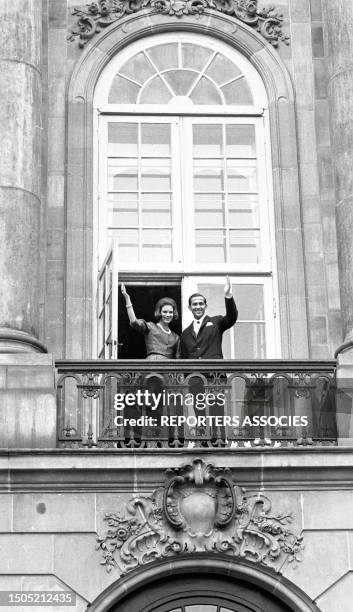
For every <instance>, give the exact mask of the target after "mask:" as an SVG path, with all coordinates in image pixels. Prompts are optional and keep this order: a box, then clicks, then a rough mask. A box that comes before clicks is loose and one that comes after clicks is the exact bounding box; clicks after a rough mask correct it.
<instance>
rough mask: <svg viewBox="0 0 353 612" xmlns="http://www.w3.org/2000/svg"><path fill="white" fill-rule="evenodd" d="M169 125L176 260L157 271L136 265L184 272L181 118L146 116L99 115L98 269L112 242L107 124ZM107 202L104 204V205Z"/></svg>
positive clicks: (152, 264) (174, 256)
mask: <svg viewBox="0 0 353 612" xmlns="http://www.w3.org/2000/svg"><path fill="white" fill-rule="evenodd" d="M112 122H114V123H166V124H168V125H170V126H171V156H170V157H171V176H172V185H171V187H172V189H171V190H172V194H173V198H172V225H173V243H172V247H173V260H174V261H172V262H171V263H167V264H163V267H161V268H160V270H158V264H157V267H156V266H155V264H154V263H144V262H143V261H141V262H140V263H138V264H134V265H135V269H136V270H141V271H148V270H151V269H152V268H153V271H159V272H174V271H180V270H181V263H182V243H183V241H182V234H181V225H182V219H181V190H180V185H181V177H180V165H179V159H180V151H179V123H180V122H179V118H178V117H158V116H154V117H151V116H149V117H147V116H144V115H136V116H124V117H120V116H113V117H112V116H109V115H108V116H107V115H100V116H99V122H98V126H99V134H100V138H99V170H98V186H97V187H98V189H97V191H98V210H96V215H95V220H96V223H95V231H94V244H95V245H96V249H97V252H98V261H97V265H98V268H99V267H100V265H101V262H102V261H104V259H105V257H106V253H107V248H108V245H109V242H110V239H109V238H108V203H107V193H108V173H107V159H108V123H112ZM104 203H105V204H104ZM124 265H125V266H126V264H124V263H122V264H121V266H122V267H121V270H123V271H128V270H129V268H125V269H124Z"/></svg>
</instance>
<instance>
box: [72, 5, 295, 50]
mask: <svg viewBox="0 0 353 612" xmlns="http://www.w3.org/2000/svg"><path fill="white" fill-rule="evenodd" d="M145 8H150V9H152V10H153V11H155V12H157V13H163V14H164V15H173V16H175V17H182V16H183V15H200V14H201V13H203V12H204V11H205V9H213V10H214V11H218V12H220V13H225V14H227V15H232V16H233V17H235V18H236V19H239V20H240V21H242V22H243V23H246V25H248V26H250V27H252V28H254V29H256V30H257V32H259V33H260V34H261V35H262V36H263V37H264V38H265V39H266V40H267V41H268V42H270V43H271V45H273V46H274V47H277V45H278V43H279V41H280V40H281V41H282V42H284V43H285V44H286V45H288V44H289V37H288V36H286V35H285V34H284V33H283V32H282V22H283V15H282V14H281V13H279V12H277V10H276V8H275V7H274V6H269V7H267V8H259V7H258V0H98V1H97V2H91V4H87V5H85V6H84V7H75V8H74V9H73V12H72V15H74V16H75V17H77V21H76V24H75V26H74V28H72V30H71V33H70V35H69V36H68V40H70V41H73V40H75V39H76V38H77V37H78V39H79V46H80V47H84V45H85V44H86V43H87V42H88V41H89V40H91V39H92V38H93V37H94V36H95V34H98V33H99V32H100V31H101V30H102V29H103V28H106V27H107V26H110V25H111V24H112V23H114V22H115V21H118V20H119V19H121V18H122V17H124V16H125V15H130V14H131V13H137V12H138V11H140V10H142V9H145Z"/></svg>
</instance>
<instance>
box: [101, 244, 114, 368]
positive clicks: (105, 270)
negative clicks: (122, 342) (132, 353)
mask: <svg viewBox="0 0 353 612" xmlns="http://www.w3.org/2000/svg"><path fill="white" fill-rule="evenodd" d="M118 291H119V278H118V241H117V240H113V241H112V243H111V246H110V248H109V250H108V252H107V255H106V257H105V259H104V262H103V265H102V266H101V268H100V270H99V272H98V282H97V329H98V357H99V359H117V357H118Z"/></svg>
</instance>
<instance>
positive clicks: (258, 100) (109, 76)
mask: <svg viewBox="0 0 353 612" xmlns="http://www.w3.org/2000/svg"><path fill="white" fill-rule="evenodd" d="M173 37H174V38H173ZM171 40H173V41H174V40H178V41H181V42H189V43H190V42H192V43H195V44H201V45H204V46H209V47H210V48H212V49H215V40H214V38H212V37H209V36H207V35H203V34H202V35H197V34H195V33H181V32H178V33H164V34H158V35H155V36H152V37H148V38H142V39H140V40H138V41H135V42H134V43H131V44H130V45H129V46H128V47H126V48H125V49H123V50H122V51H121V52H120V53H119V54H118V55H117V56H116V57H115V58H113V59H112V60H111V61H110V62H109V63H108V65H107V66H106V68H105V69H104V70H103V72H102V74H101V76H100V79H99V81H98V84H97V87H96V90H95V95H94V133H95V134H96V136H97V138H96V139H95V143H94V160H95V167H96V168H97V169H98V171H96V172H95V175H94V177H95V181H94V194H95V201H96V202H97V205H96V206H95V207H94V230H93V243H94V249H95V251H94V257H95V265H94V267H93V268H94V270H93V282H94V286H96V282H97V280H96V279H97V272H98V269H99V262H102V261H103V260H104V258H105V256H106V252H107V248H108V240H107V235H106V228H107V223H106V219H104V214H107V212H108V209H107V207H103V206H99V204H100V203H101V202H102V198H103V201H104V199H105V198H106V195H107V172H106V162H107V145H108V140H107V123H108V121H117V122H123V121H126V122H134V121H135V120H136V119H139V120H142V121H143V122H151V123H158V122H163V121H166V122H169V121H171V122H172V123H173V125H178V129H179V121H181V122H184V123H185V125H190V126H191V125H192V124H193V123H203V122H205V121H212V122H215V123H216V122H220V123H221V122H224V121H227V122H228V120H229V121H230V122H231V123H233V122H234V123H240V124H241V123H243V124H244V123H249V124H251V123H254V124H255V126H256V154H257V159H258V160H260V158H261V160H263V163H260V162H259V161H258V193H259V194H266V195H265V196H264V199H266V202H265V201H260V200H259V214H260V227H261V234H260V235H261V244H262V246H263V245H265V244H266V243H268V244H269V245H272V246H271V248H270V249H269V251H268V256H267V257H266V258H265V259H264V260H263V261H262V262H261V264H235V263H230V264H200V263H198V264H196V263H195V262H194V261H186V259H185V258H183V256H182V250H184V251H185V250H186V249H187V248H188V246H187V245H188V244H193V241H194V234H193V233H192V232H193V229H194V207H190V209H191V208H192V210H189V211H188V214H187V217H184V215H185V208H186V207H185V202H186V201H187V200H186V198H185V191H186V190H187V189H189V188H190V180H192V176H191V178H190V174H191V173H190V171H189V172H188V174H189V178H188V179H187V180H184V181H183V187H182V188H183V193H181V190H180V180H179V181H177V180H176V183H179V184H178V185H175V187H174V188H173V193H174V197H173V205H174V206H173V207H174V211H173V215H174V220H175V223H176V225H178V227H177V228H176V230H175V231H176V232H179V233H180V240H177V242H178V243H179V246H180V250H181V252H180V257H178V261H175V262H174V264H172V265H170V266H167V265H163V267H160V268H158V266H157V265H154V264H151V263H150V264H139V265H135V264H134V266H133V271H134V272H135V273H136V272H139V271H141V272H148V271H150V272H151V274H154V273H158V274H163V275H164V274H165V275H166V277H167V276H168V273H172V272H180V274H181V276H182V277H183V281H182V304H183V315H184V317H185V319H184V321H185V325H187V321H188V320H190V319H189V315H190V312H189V310H188V303H187V300H188V296H189V295H190V294H191V293H193V292H194V290H193V289H192V287H195V283H196V282H197V280H198V282H215V283H216V282H217V283H223V284H224V275H225V274H226V273H228V274H229V275H230V276H231V282H232V283H233V284H236V283H238V284H263V285H264V297H265V314H266V316H267V317H268V319H266V350H267V358H279V357H280V356H281V350H280V333H279V318H278V317H277V316H276V310H277V304H278V287H277V265H276V254H275V241H274V238H275V231H274V227H275V225H274V210H273V205H272V202H273V187H272V173H271V168H272V164H271V150H270V140H269V113H268V101H267V94H266V90H265V87H264V85H263V82H262V80H261V78H260V76H259V74H258V72H257V71H256V69H255V68H254V67H253V66H252V65H251V64H250V62H249V61H248V60H247V59H246V58H245V57H244V56H242V55H241V54H240V53H239V52H237V51H236V50H234V49H232V48H230V47H229V46H228V45H226V44H225V43H223V42H222V41H219V40H217V47H216V50H217V51H219V52H220V53H223V54H224V55H226V56H227V57H228V58H229V59H230V60H232V61H234V62H235V63H236V64H237V65H238V66H239V68H240V69H241V70H242V72H243V74H244V76H245V77H246V80H247V83H248V85H249V87H250V89H251V91H252V95H253V99H254V105H253V106H230V105H228V106H221V105H217V106H214V105H191V106H190V105H189V104H185V106H183V105H177V106H176V105H173V104H170V105H158V104H149V105H131V104H129V105H122V104H108V103H107V100H108V93H109V90H110V87H111V83H112V80H113V78H114V76H115V74H116V72H117V71H118V69H119V68H120V66H122V65H123V64H124V63H125V61H127V60H128V59H129V58H130V57H132V56H133V55H135V54H136V53H138V52H139V51H141V50H142V49H145V48H149V47H151V46H153V45H159V44H162V43H164V42H171ZM180 133H181V130H179V134H180ZM260 134H261V136H260ZM190 135H191V129H189V138H190ZM97 143H98V145H97ZM176 143H177V139H176V141H175V146H176V147H177V146H180V147H181V144H179V145H178V144H176ZM182 144H183V146H185V143H182ZM188 144H189V146H190V141H189V143H188ZM189 151H190V155H191V151H192V148H191V147H190V148H189ZM174 157H175V159H176V158H177V156H174V155H173V154H172V159H173V158H174ZM180 159H181V164H183V160H184V163H185V159H186V158H185V156H183V155H181V156H180ZM188 170H190V169H188ZM174 171H175V177H176V176H179V177H180V176H181V175H182V173H183V172H186V170H185V168H183V167H181V168H179V169H178V168H176V167H175V169H174ZM185 176H186V174H184V177H185ZM188 182H189V184H188V185H187V183H188ZM191 188H192V185H191ZM192 192H193V191H192V189H191V191H189V194H190V193H192ZM177 202H179V204H180V205H179V206H178V205H176V203H177ZM182 206H184V210H183V211H182ZM99 208H100V209H103V210H105V211H106V212H105V213H104V212H103V210H101V211H100V212H99ZM182 216H183V217H184V218H183V219H182ZM265 217H266V218H265ZM102 227H103V228H104V229H103V231H102ZM104 233H105V239H104V240H103V241H102V240H101V238H102V235H104ZM176 236H177V234H175V237H176ZM190 240H191V242H190ZM264 252H265V251H264ZM182 262H183V265H182ZM131 271H132V270H131V266H130V268H129V269H127V268H125V267H124V264H123V265H122V266H120V268H119V272H120V273H123V274H124V275H126V274H128V273H129V272H131ZM210 272H211V273H212V275H213V276H209V275H207V276H206V274H207V273H210ZM249 275H250V276H249ZM216 314H218V313H216ZM234 357H235V358H237V355H235V356H234Z"/></svg>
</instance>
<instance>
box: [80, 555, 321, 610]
mask: <svg viewBox="0 0 353 612" xmlns="http://www.w3.org/2000/svg"><path fill="white" fill-rule="evenodd" d="M89 610H90V612H320V610H319V608H318V607H317V606H316V604H315V603H314V602H313V601H312V600H311V599H310V598H309V597H308V596H307V595H306V594H305V593H304V592H303V591H301V589H299V588H298V587H297V586H296V585H295V584H293V583H292V582H290V581H289V580H287V579H286V578H284V577H283V576H282V575H281V574H277V573H275V572H273V571H272V570H270V569H268V568H266V567H263V566H262V567H261V566H260V565H258V564H255V563H250V562H246V561H241V562H239V560H233V559H231V558H230V557H229V556H227V555H223V554H215V553H212V554H209V553H205V554H203V553H201V554H200V553H198V554H189V555H187V556H185V555H180V556H179V557H178V558H176V559H173V560H172V559H168V560H163V561H158V562H153V563H150V564H147V565H145V566H143V567H138V568H136V569H135V570H134V571H132V572H129V574H128V575H127V576H125V577H121V578H120V579H119V580H117V581H116V582H114V583H113V584H111V585H110V587H108V588H107V589H106V590H105V591H103V592H102V593H101V594H100V595H99V596H98V597H97V599H96V600H95V601H94V602H92V603H91V605H90V606H89Z"/></svg>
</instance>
